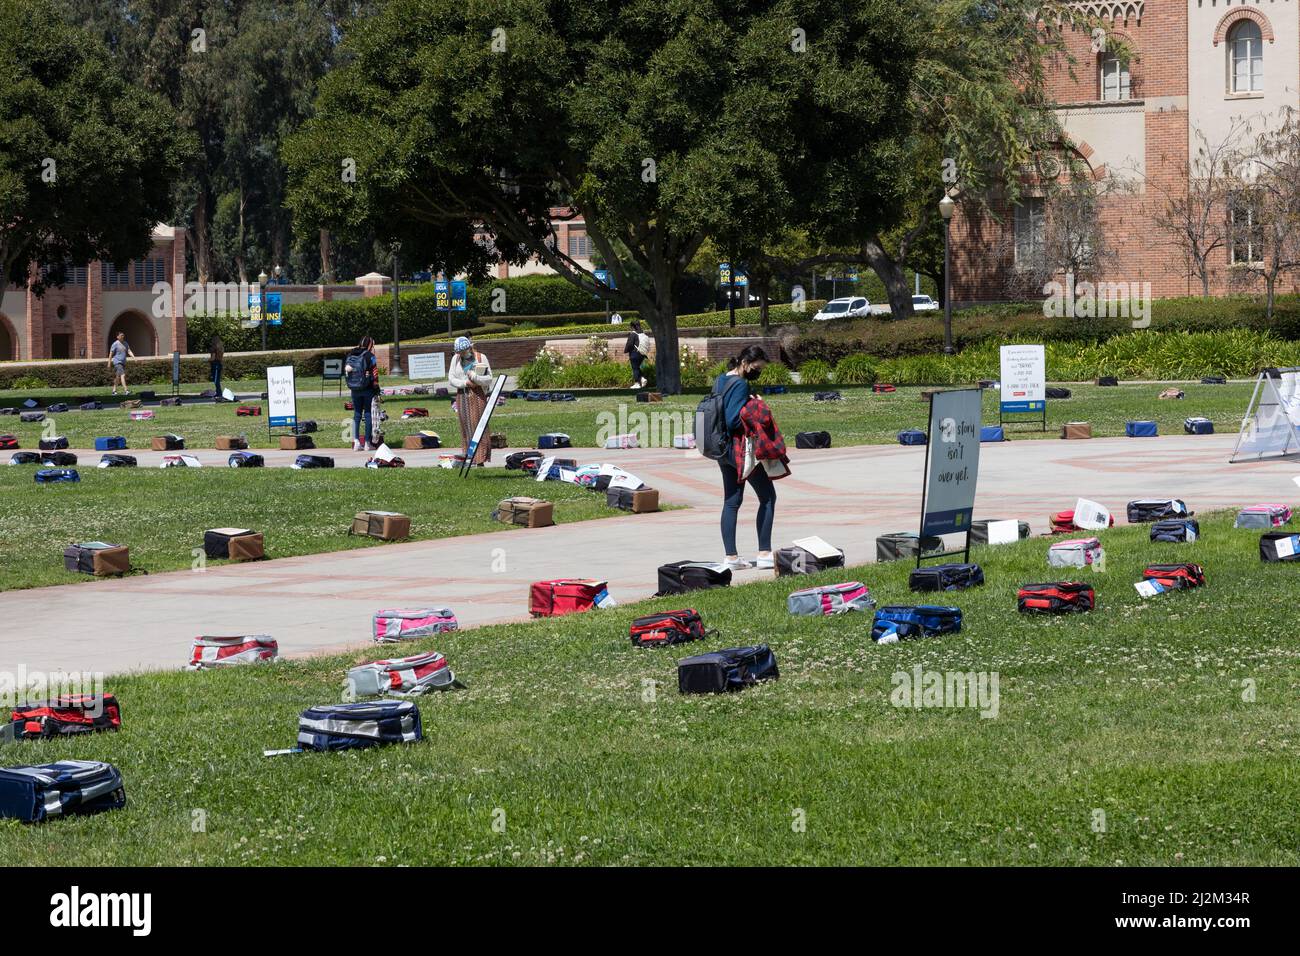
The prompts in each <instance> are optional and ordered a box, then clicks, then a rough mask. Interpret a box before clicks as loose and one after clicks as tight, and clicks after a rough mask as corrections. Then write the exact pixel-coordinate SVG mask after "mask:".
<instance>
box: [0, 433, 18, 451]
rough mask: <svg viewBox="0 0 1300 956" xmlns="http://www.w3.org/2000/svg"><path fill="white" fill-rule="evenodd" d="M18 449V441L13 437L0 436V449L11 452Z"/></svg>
mask: <svg viewBox="0 0 1300 956" xmlns="http://www.w3.org/2000/svg"><path fill="white" fill-rule="evenodd" d="M17 447H18V439H17V438H15V437H14V436H13V435H0V448H3V449H5V450H6V451H12V450H13V449H15V448H17Z"/></svg>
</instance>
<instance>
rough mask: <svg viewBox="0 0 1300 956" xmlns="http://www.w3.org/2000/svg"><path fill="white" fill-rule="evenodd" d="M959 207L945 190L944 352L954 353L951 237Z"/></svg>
mask: <svg viewBox="0 0 1300 956" xmlns="http://www.w3.org/2000/svg"><path fill="white" fill-rule="evenodd" d="M956 209H957V204H956V203H955V202H953V199H952V197H951V196H949V195H948V193H947V192H944V194H943V198H942V199H940V200H939V215H940V216H942V217H943V354H944V355H952V253H951V252H950V251H949V238H950V237H951V235H952V214H953V212H954V211H955V210H956Z"/></svg>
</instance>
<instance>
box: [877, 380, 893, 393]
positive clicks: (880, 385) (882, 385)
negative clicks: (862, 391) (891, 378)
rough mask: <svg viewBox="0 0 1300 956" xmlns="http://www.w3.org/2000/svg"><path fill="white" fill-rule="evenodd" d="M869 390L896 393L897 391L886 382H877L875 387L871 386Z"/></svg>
mask: <svg viewBox="0 0 1300 956" xmlns="http://www.w3.org/2000/svg"><path fill="white" fill-rule="evenodd" d="M871 390H872V391H873V392H896V391H898V389H896V388H894V386H892V385H890V384H889V383H888V382H877V383H876V384H875V385H872V386H871Z"/></svg>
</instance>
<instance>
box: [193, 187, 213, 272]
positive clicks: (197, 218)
mask: <svg viewBox="0 0 1300 956" xmlns="http://www.w3.org/2000/svg"><path fill="white" fill-rule="evenodd" d="M210 240H211V229H210V228H209V226H208V187H207V185H206V184H203V183H200V185H199V196H198V199H197V201H196V202H195V203H194V269H195V271H196V272H198V274H199V281H200V282H203V283H206V282H210V281H211V280H212V246H211V242H210Z"/></svg>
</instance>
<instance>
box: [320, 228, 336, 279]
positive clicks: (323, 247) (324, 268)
mask: <svg viewBox="0 0 1300 956" xmlns="http://www.w3.org/2000/svg"><path fill="white" fill-rule="evenodd" d="M333 259H334V245H333V242H332V241H331V239H330V231H329V230H328V229H322V230H321V231H320V281H321V283H322V284H323V285H332V284H333V282H334V262H333Z"/></svg>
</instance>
